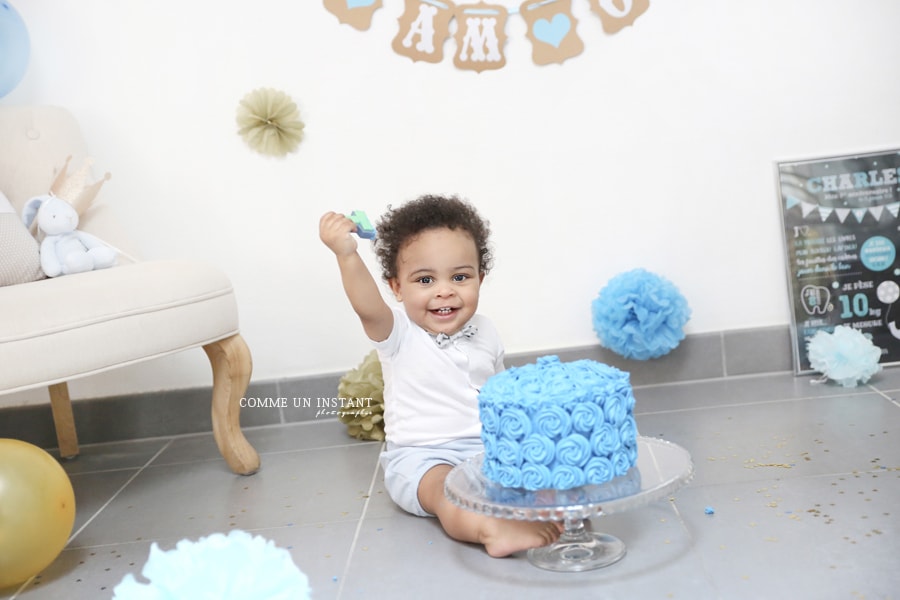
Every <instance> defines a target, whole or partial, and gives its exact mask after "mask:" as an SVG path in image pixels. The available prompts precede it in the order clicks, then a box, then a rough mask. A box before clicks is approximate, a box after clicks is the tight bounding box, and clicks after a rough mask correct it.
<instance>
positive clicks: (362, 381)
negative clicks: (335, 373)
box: [338, 350, 384, 441]
mask: <svg viewBox="0 0 900 600" xmlns="http://www.w3.org/2000/svg"><path fill="white" fill-rule="evenodd" d="M338 396H340V397H341V398H342V399H343V403H344V405H343V406H342V407H341V408H340V410H339V412H338V420H340V422H341V423H343V424H344V425H346V426H347V434H348V435H349V436H350V437H354V438H356V439H358V440H378V441H382V440H384V377H383V376H382V374H381V362H379V360H378V353H377V352H376V351H375V350H372V351H371V352H369V354H368V355H366V358H365V359H363V362H362V364H361V365H359V366H358V367H357V368H355V369H351V370H350V371H348V372H347V374H346V375H344V376H343V377H341V381H340V382H339V383H338Z"/></svg>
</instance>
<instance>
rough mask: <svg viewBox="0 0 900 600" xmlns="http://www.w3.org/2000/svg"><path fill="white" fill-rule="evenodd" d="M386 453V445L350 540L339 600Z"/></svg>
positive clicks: (376, 462) (382, 445)
mask: <svg viewBox="0 0 900 600" xmlns="http://www.w3.org/2000/svg"><path fill="white" fill-rule="evenodd" d="M382 452H384V443H383V442H382V444H381V450H380V451H379V452H378V458H377V459H376V460H375V470H374V471H373V473H372V479H371V480H370V481H369V489H368V492H367V494H366V501H365V502H364V503H363V508H362V512H361V513H360V515H359V522H357V524H356V530H355V531H354V532H353V539H352V540H350V549H349V550H348V551H347V561H346V562H345V563H344V570H343V571H342V572H341V575H340V577H341V580H340V583H339V584H338V592H337V596H336V597H337V599H338V600H340V598H341V596H343V595H344V583H345V582H346V581H347V573H349V572H350V561H352V560H353V552H354V551H355V550H356V542H357V541H359V534H360V532H361V531H362V526H363V521H365V519H366V512H367V511H368V510H369V502H371V501H372V493H373V492H374V491H375V482H376V481H377V479H378V469H379V468H380V465H379V462H380V458H381V453H382Z"/></svg>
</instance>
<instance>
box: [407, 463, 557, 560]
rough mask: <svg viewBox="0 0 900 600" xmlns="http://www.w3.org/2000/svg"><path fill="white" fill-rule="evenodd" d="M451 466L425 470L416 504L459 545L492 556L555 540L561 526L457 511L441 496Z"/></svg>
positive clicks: (463, 510)
mask: <svg viewBox="0 0 900 600" xmlns="http://www.w3.org/2000/svg"><path fill="white" fill-rule="evenodd" d="M451 469H452V467H451V466H450V465H438V466H436V467H432V468H431V469H429V470H428V471H427V472H426V473H425V475H424V476H423V477H422V481H420V482H419V493H418V495H419V503H420V504H421V505H422V508H424V509H425V510H426V511H428V512H429V513H431V514H433V515H435V516H436V517H437V518H438V520H439V521H440V522H441V526H442V527H443V528H444V531H446V532H447V535H449V536H450V537H452V538H453V539H456V540H459V541H461V542H473V543H478V544H483V545H484V548H485V550H487V553H488V554H490V555H491V556H494V557H501V556H509V555H510V554H512V553H514V552H518V551H520V550H528V549H530V548H538V547H540V546H546V545H547V544H550V543H552V542H554V541H556V540H557V539H558V538H559V535H560V533H562V525H561V524H560V523H553V522H541V521H513V520H509V519H498V518H495V517H489V516H487V515H482V514H478V513H474V512H471V511H468V510H465V509H463V508H459V507H458V506H456V505H455V504H453V503H452V502H450V500H449V499H448V498H447V497H446V496H445V495H444V479H446V478H447V473H449V472H450V470H451Z"/></svg>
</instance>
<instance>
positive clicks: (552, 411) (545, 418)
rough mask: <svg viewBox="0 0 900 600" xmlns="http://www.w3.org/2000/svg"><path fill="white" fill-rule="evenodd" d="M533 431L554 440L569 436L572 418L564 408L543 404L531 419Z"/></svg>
mask: <svg viewBox="0 0 900 600" xmlns="http://www.w3.org/2000/svg"><path fill="white" fill-rule="evenodd" d="M531 424H532V430H533V431H534V432H535V433H539V434H541V435H546V436H547V437H549V438H552V439H555V440H556V439H559V438H562V437H565V436H567V435H569V433H570V432H571V431H572V418H571V417H570V416H569V413H567V412H566V411H565V410H564V409H563V408H561V407H559V406H556V405H553V404H543V405H542V406H541V407H540V408H538V409H537V410H536V411H535V412H534V415H533V416H532V418H531Z"/></svg>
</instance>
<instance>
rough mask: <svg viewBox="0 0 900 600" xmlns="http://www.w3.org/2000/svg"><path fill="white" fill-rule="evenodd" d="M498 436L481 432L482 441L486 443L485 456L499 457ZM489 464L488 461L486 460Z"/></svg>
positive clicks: (489, 457) (490, 457)
mask: <svg viewBox="0 0 900 600" xmlns="http://www.w3.org/2000/svg"><path fill="white" fill-rule="evenodd" d="M497 439H498V438H497V436H494V435H490V434H487V433H485V432H483V431H482V432H481V443H482V444H484V456H485V458H488V459H492V458H493V459H495V458H497ZM484 462H485V464H487V461H486V460H485V461H484Z"/></svg>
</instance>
